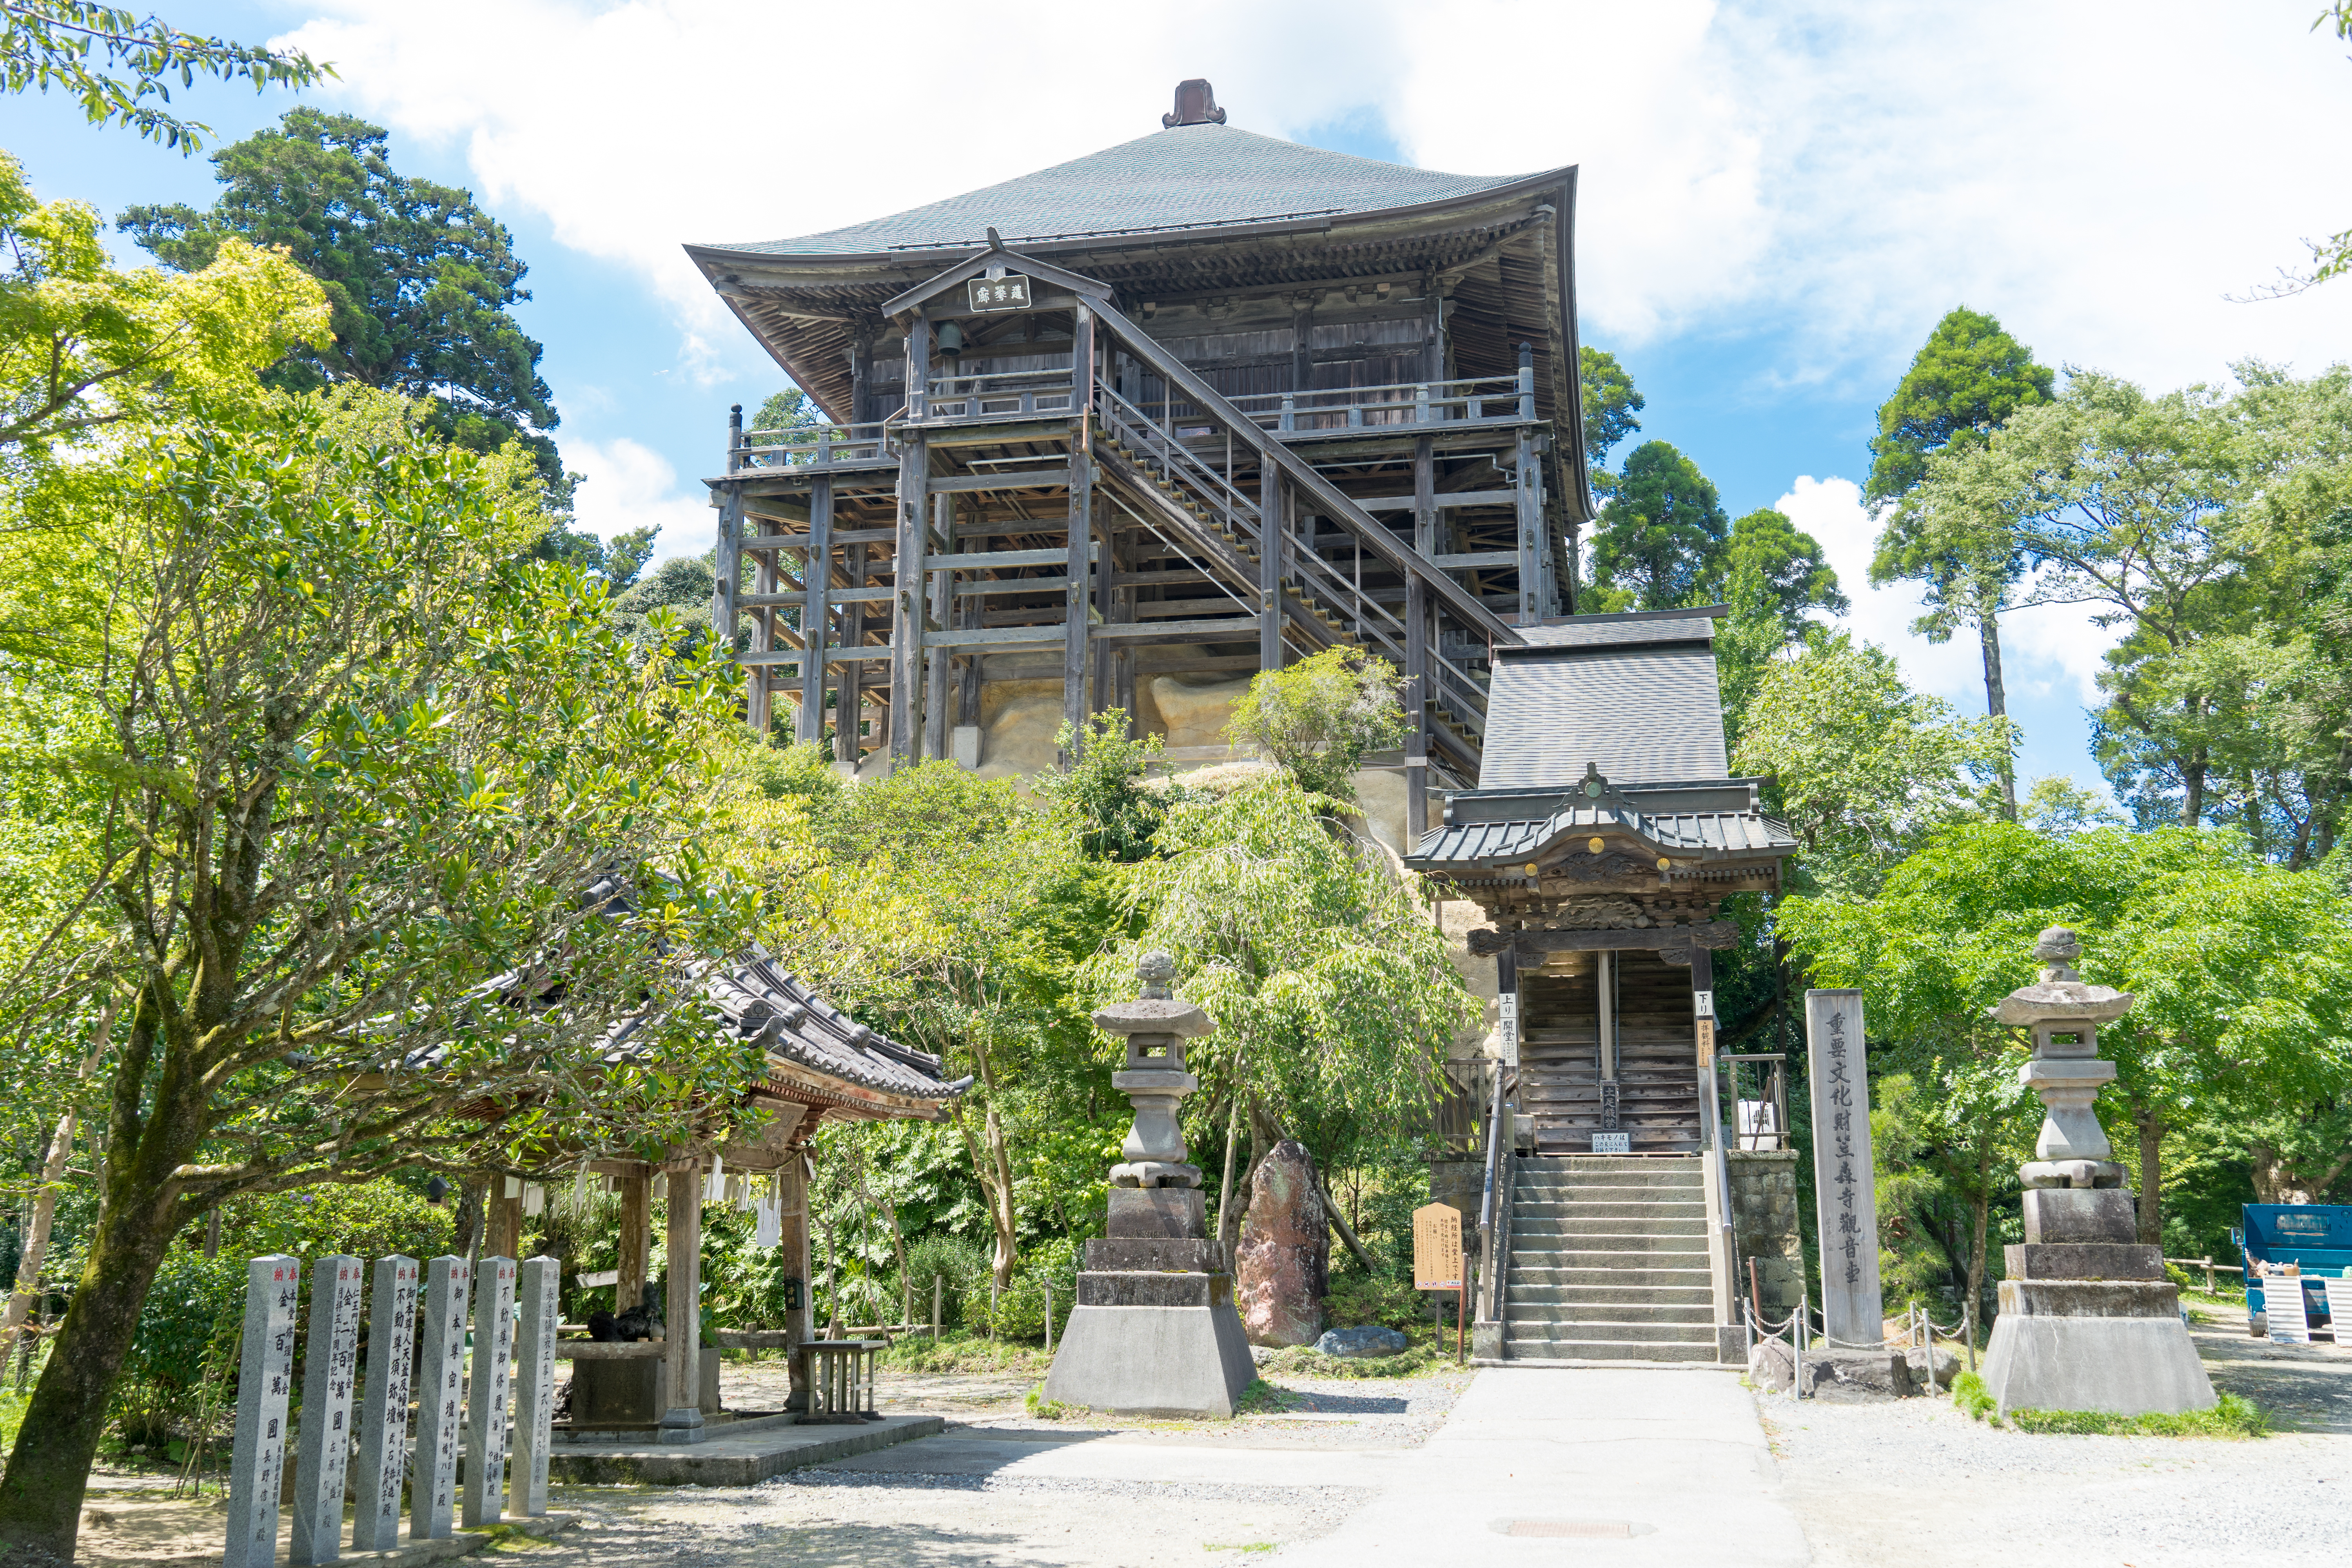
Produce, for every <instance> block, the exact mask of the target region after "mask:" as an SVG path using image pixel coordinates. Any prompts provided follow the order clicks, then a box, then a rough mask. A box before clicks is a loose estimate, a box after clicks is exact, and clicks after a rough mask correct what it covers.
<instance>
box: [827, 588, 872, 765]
mask: <svg viewBox="0 0 2352 1568" xmlns="http://www.w3.org/2000/svg"><path fill="white" fill-rule="evenodd" d="M841 553H842V566H843V572H844V574H845V575H846V576H847V577H848V579H849V585H850V586H851V587H852V588H863V587H865V586H866V546H864V545H863V544H852V545H849V546H847V547H846V548H845V549H844V550H843V551H842V552H841ZM841 646H842V647H865V646H866V601H865V600H863V599H852V600H851V601H850V602H849V603H847V604H845V605H842V606H841ZM865 724H866V661H865V660H864V659H862V658H845V659H844V660H842V661H841V686H840V689H839V691H838V693H837V694H836V695H835V698H834V700H833V754H834V755H835V757H837V758H839V759H840V760H841V761H843V762H845V763H848V764H849V765H850V766H851V767H853V768H855V767H856V765H857V763H858V759H859V758H860V757H862V756H863V755H864V754H865V742H864V740H863V738H862V737H861V736H860V735H859V733H858V731H860V730H862V729H863V728H864V727H865Z"/></svg>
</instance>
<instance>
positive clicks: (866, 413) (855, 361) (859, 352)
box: [849, 327, 876, 425]
mask: <svg viewBox="0 0 2352 1568" xmlns="http://www.w3.org/2000/svg"><path fill="white" fill-rule="evenodd" d="M873 404H874V331H873V329H872V328H871V327H860V328H858V329H857V333H856V336H855V337H853V338H852V339H851V340H850V344H849V422H850V423H851V424H852V425H863V424H866V423H868V422H869V421H871V420H872V419H873V418H874V416H875V412H876V410H875V408H874V406H873Z"/></svg>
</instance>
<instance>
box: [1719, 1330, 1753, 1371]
mask: <svg viewBox="0 0 2352 1568" xmlns="http://www.w3.org/2000/svg"><path fill="white" fill-rule="evenodd" d="M1748 1337H1749V1336H1748V1325H1747V1324H1745V1323H1718V1324H1717V1325H1716V1329H1715V1359H1716V1360H1717V1361H1719V1362H1721V1363H1723V1364H1724V1365H1726V1366H1746V1365H1747V1364H1748Z"/></svg>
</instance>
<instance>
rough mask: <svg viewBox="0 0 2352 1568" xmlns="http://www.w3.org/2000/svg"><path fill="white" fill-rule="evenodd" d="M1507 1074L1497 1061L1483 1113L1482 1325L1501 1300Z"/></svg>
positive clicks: (1491, 1317)
mask: <svg viewBox="0 0 2352 1568" xmlns="http://www.w3.org/2000/svg"><path fill="white" fill-rule="evenodd" d="M1506 1071H1507V1068H1505V1067H1504V1065H1503V1063H1502V1061H1501V1059H1500V1058H1497V1059H1496V1063H1495V1094H1494V1103H1493V1105H1492V1107H1491V1108H1490V1109H1489V1110H1488V1111H1487V1113H1486V1191H1485V1193H1484V1194H1482V1195H1481V1196H1480V1198H1479V1200H1478V1321H1480V1322H1482V1323H1491V1322H1493V1321H1496V1318H1498V1317H1499V1316H1501V1314H1500V1313H1499V1312H1498V1311H1497V1310H1496V1308H1497V1307H1498V1306H1499V1305H1500V1304H1501V1302H1502V1300H1503V1289H1502V1270H1503V1268H1504V1267H1505V1264H1504V1261H1503V1251H1504V1247H1505V1246H1506V1245H1507V1237H1506V1234H1505V1233H1506V1231H1507V1225H1506V1224H1505V1216H1504V1215H1503V1214H1502V1212H1501V1211H1500V1209H1499V1208H1498V1206H1497V1205H1498V1203H1499V1202H1501V1201H1503V1200H1504V1198H1505V1197H1506V1196H1507V1194H1501V1193H1500V1192H1498V1188H1499V1187H1500V1184H1501V1179H1502V1178H1503V1176H1504V1175H1505V1174H1506V1173H1507V1168H1506V1164H1505V1162H1506V1161H1507V1160H1508V1159H1509V1158H1510V1153H1511V1152H1510V1137H1509V1134H1508V1132H1507V1122H1506V1121H1505V1117H1506V1115H1507V1112H1506V1111H1505V1110H1504V1106H1503V1075H1504V1073H1505V1072H1506Z"/></svg>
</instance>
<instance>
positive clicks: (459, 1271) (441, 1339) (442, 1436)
mask: <svg viewBox="0 0 2352 1568" xmlns="http://www.w3.org/2000/svg"><path fill="white" fill-rule="evenodd" d="M465 1383H466V1260H465V1259H464V1258H435V1259H433V1261H432V1262H430V1263H428V1264H426V1265H425V1354H424V1357H423V1361H422V1363H421V1364H420V1365H419V1367H418V1369H417V1381H416V1392H417V1399H416V1475H415V1479H414V1480H413V1481H412V1482H411V1483H410V1485H409V1489H408V1496H409V1512H410V1515H411V1518H410V1522H409V1526H408V1538H409V1540H411V1541H412V1542H414V1541H443V1540H446V1539H447V1538H448V1537H449V1535H450V1534H451V1532H452V1531H453V1529H454V1528H455V1527H454V1526H453V1524H452V1522H451V1521H450V1518H449V1510H450V1509H451V1508H452V1507H453V1506H455V1505H456V1503H457V1430H458V1423H459V1422H460V1421H461V1420H462V1419H463V1400H464V1397H465Z"/></svg>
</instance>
